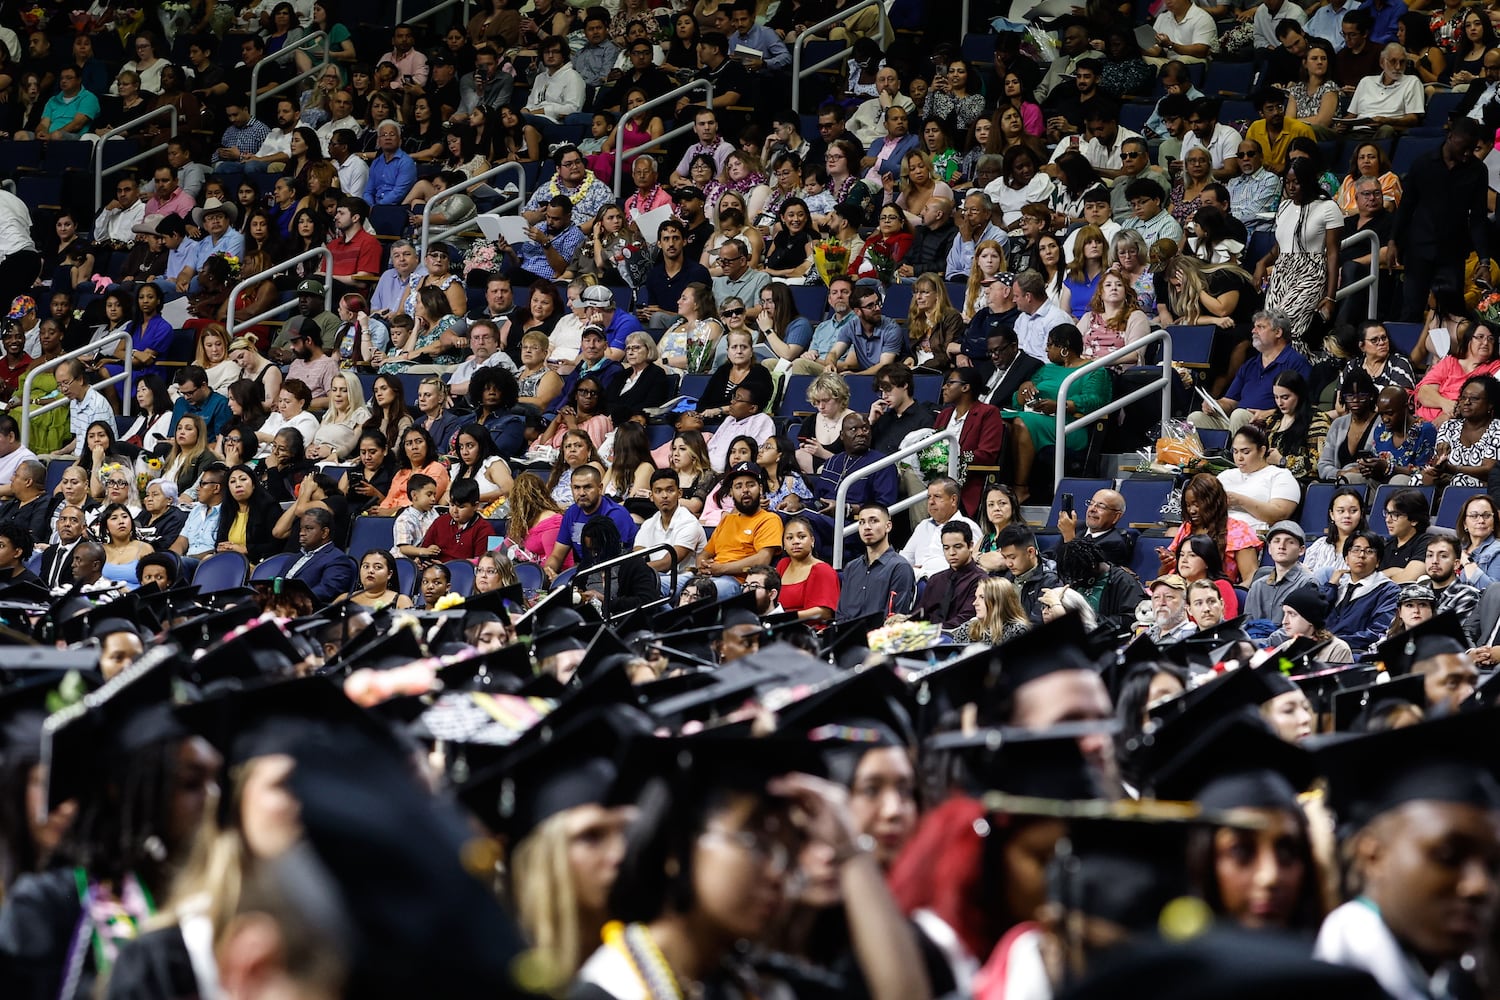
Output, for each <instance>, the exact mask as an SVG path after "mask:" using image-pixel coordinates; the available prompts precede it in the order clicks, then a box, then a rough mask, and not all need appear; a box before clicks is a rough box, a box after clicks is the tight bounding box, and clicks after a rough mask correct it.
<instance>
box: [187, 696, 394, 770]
mask: <svg viewBox="0 0 1500 1000" xmlns="http://www.w3.org/2000/svg"><path fill="white" fill-rule="evenodd" d="M177 717H178V718H179V719H180V720H181V721H182V724H183V725H184V726H186V727H187V728H188V729H190V730H192V731H193V732H195V733H197V734H198V735H199V736H202V737H203V738H204V739H206V740H208V742H210V743H212V744H213V745H214V747H215V748H217V749H218V751H219V752H220V753H221V754H223V755H224V763H225V765H227V766H231V767H232V766H234V765H236V764H242V763H244V762H245V761H247V760H250V759H252V758H254V757H263V756H266V755H267V754H273V753H284V754H295V753H296V752H297V750H298V748H299V747H301V746H303V745H304V744H305V743H307V742H309V741H313V742H319V741H321V743H322V745H325V746H326V745H327V744H329V743H331V742H336V741H345V742H348V741H351V740H355V739H358V738H361V737H363V738H365V739H366V740H368V742H369V743H371V744H376V745H381V746H385V747H388V748H390V749H392V750H395V749H396V747H397V744H396V742H395V741H394V740H393V739H392V736H391V733H390V731H389V730H388V729H386V728H385V727H384V726H383V725H381V724H380V723H379V722H378V721H376V719H375V718H374V717H373V716H371V715H370V714H369V713H368V712H366V711H365V710H364V709H362V708H360V707H359V706H358V705H356V704H354V702H352V701H350V700H349V699H348V697H346V696H345V694H344V692H343V689H342V688H340V687H339V686H338V685H337V684H335V683H334V682H333V681H331V680H329V679H328V678H326V677H318V676H310V677H294V678H290V679H281V680H275V681H272V682H269V683H265V682H262V683H254V684H251V685H249V686H246V687H235V688H233V689H228V688H225V689H221V690H220V691H219V692H218V693H216V694H214V695H211V696H209V697H207V698H205V699H204V700H202V701H198V702H193V703H191V704H188V705H182V706H180V707H179V708H178V709H177Z"/></svg>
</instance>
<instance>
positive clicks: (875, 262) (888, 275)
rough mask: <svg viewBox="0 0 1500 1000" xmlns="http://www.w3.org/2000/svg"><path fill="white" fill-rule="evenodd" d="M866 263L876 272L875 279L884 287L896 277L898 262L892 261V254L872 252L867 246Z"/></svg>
mask: <svg viewBox="0 0 1500 1000" xmlns="http://www.w3.org/2000/svg"><path fill="white" fill-rule="evenodd" d="M865 263H867V264H869V265H870V267H871V268H872V269H873V270H874V272H875V277H877V278H879V279H880V283H881V284H882V285H889V284H890V283H891V279H892V278H894V277H895V276H896V262H895V261H894V260H892V259H891V256H890V254H887V253H882V252H881V251H879V250H872V249H870V248H869V247H868V246H867V247H865ZM861 270H863V269H861Z"/></svg>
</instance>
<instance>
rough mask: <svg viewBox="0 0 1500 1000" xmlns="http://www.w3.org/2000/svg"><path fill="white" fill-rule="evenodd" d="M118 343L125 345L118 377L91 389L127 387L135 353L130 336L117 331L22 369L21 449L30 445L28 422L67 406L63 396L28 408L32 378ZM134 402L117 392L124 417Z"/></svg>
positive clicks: (32, 387) (29, 426)
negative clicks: (24, 373)
mask: <svg viewBox="0 0 1500 1000" xmlns="http://www.w3.org/2000/svg"><path fill="white" fill-rule="evenodd" d="M121 341H124V343H125V362H124V365H123V366H122V369H121V371H120V374H118V375H111V376H110V377H109V378H106V379H103V380H101V381H99V382H96V383H95V384H94V387H95V388H101V387H107V386H111V385H115V384H116V383H119V382H124V383H125V385H126V386H127V387H128V386H129V385H130V377H131V375H132V374H133V373H134V372H135V352H134V351H132V350H131V340H130V334H129V333H126V332H125V331H124V330H119V331H116V332H115V333H111V334H109V335H108V336H105V337H100V338H99V339H98V340H95V341H93V342H91V343H88V344H85V345H83V346H82V347H80V348H77V349H76V350H72V351H69V352H68V353H67V354H64V355H62V356H61V357H56V358H53V359H52V360H51V361H44V362H43V363H41V364H39V365H32V366H31V367H30V368H28V369H27V370H26V378H25V379H24V380H23V381H22V383H21V447H22V448H26V447H29V446H30V444H31V420H32V418H33V417H39V416H41V415H42V414H43V413H51V412H52V411H53V410H56V409H60V408H62V407H64V406H67V405H68V399H67V397H63V398H61V399H54V400H53V401H52V402H50V403H45V404H43V405H42V406H40V407H37V408H35V409H33V408H32V405H31V394H32V392H33V390H34V389H35V388H36V377H37V376H38V375H41V374H43V373H44V372H50V371H56V370H57V369H58V368H59V367H61V365H62V363H63V362H64V361H72V360H73V359H74V358H81V357H84V356H85V355H88V356H92V355H94V354H98V353H99V352H100V351H102V350H103V349H104V348H105V347H108V346H109V345H111V344H116V343H119V342H121ZM134 399H135V394H134V393H131V392H122V393H120V409H121V411H122V412H123V414H124V415H125V416H127V417H128V416H129V415H130V404H131V403H132V402H133V401H134Z"/></svg>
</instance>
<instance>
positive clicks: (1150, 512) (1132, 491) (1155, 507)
mask: <svg viewBox="0 0 1500 1000" xmlns="http://www.w3.org/2000/svg"><path fill="white" fill-rule="evenodd" d="M1118 489H1119V491H1120V495H1121V496H1122V497H1124V498H1125V513H1124V515H1123V516H1122V517H1121V521H1123V522H1124V523H1126V524H1155V523H1157V522H1158V521H1160V520H1161V505H1162V504H1164V503H1166V502H1167V497H1168V496H1170V495H1171V493H1172V480H1170V479H1165V478H1163V479H1154V478H1147V477H1135V476H1128V477H1126V478H1125V479H1122V480H1120V485H1119V487H1118Z"/></svg>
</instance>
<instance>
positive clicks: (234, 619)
mask: <svg viewBox="0 0 1500 1000" xmlns="http://www.w3.org/2000/svg"><path fill="white" fill-rule="evenodd" d="M259 617H260V609H259V608H258V607H256V606H255V605H254V604H253V603H252V604H239V605H236V606H235V607H232V608H229V609H226V610H222V611H219V610H213V611H206V612H204V613H203V614H200V615H197V616H195V617H193V618H191V619H189V620H188V621H185V622H183V623H182V624H180V625H174V626H172V628H171V629H170V630H169V631H168V633H167V634H168V636H169V637H170V638H171V640H172V641H173V642H175V643H177V645H179V646H181V647H182V648H183V649H184V650H187V651H188V652H192V651H193V650H197V649H203V648H205V647H207V646H210V645H212V644H214V643H216V642H218V641H220V640H221V639H223V638H224V636H226V635H228V634H229V633H230V632H232V631H234V630H235V629H237V628H239V627H240V626H241V625H248V624H249V623H250V622H252V621H254V620H255V619H257V618H259Z"/></svg>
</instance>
